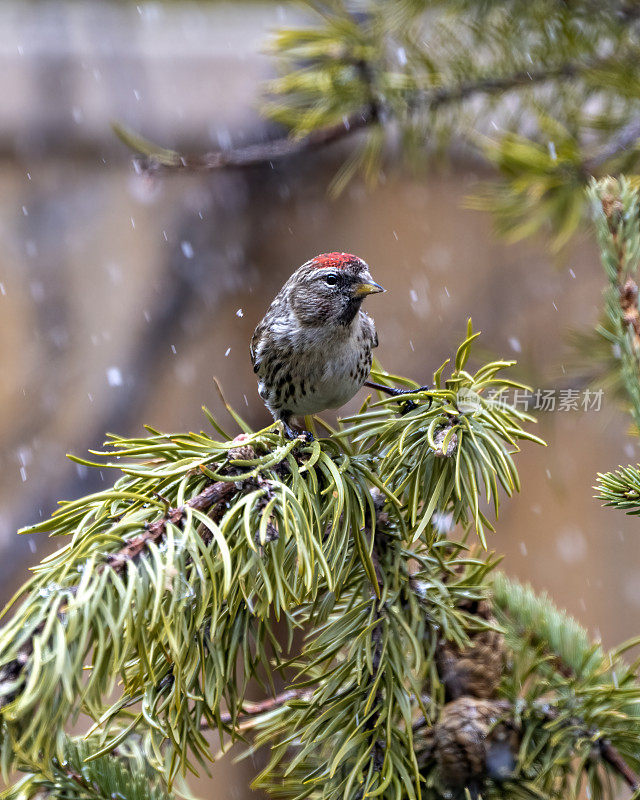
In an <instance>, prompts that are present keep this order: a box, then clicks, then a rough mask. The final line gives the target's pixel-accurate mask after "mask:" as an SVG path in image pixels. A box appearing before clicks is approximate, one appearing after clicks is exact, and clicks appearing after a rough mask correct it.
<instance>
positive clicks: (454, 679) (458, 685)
mask: <svg viewBox="0 0 640 800" xmlns="http://www.w3.org/2000/svg"><path fill="white" fill-rule="evenodd" d="M474 606H476V608H473V611H472V613H473V614H474V616H477V617H481V618H482V619H484V620H487V621H488V622H494V621H495V620H494V617H493V613H492V609H491V604H490V603H488V602H487V601H486V600H482V601H480V602H479V603H474ZM469 610H471V609H469ZM469 640H470V641H469V644H468V645H467V646H466V647H464V648H459V647H458V646H457V645H455V644H454V643H453V642H448V641H446V640H444V639H443V640H442V641H441V642H440V645H439V647H438V651H437V653H436V665H437V667H438V674H439V676H440V680H441V681H442V683H443V685H444V687H445V691H446V698H447V700H455V699H456V698H458V697H462V696H463V695H471V696H472V697H479V698H488V697H493V696H494V695H495V692H496V689H497V688H498V684H499V683H500V679H501V677H502V669H503V665H504V637H503V635H502V634H501V633H499V632H498V631H495V630H486V629H485V630H480V631H476V632H472V633H470V635H469Z"/></svg>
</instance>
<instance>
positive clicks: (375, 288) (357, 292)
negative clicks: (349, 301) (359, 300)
mask: <svg viewBox="0 0 640 800" xmlns="http://www.w3.org/2000/svg"><path fill="white" fill-rule="evenodd" d="M386 291H387V290H386V289H383V288H382V286H380V284H379V283H376V282H375V281H374V280H368V281H365V282H363V283H356V285H355V286H354V287H353V296H354V297H366V296H367V295H368V294H377V293H378V292H386Z"/></svg>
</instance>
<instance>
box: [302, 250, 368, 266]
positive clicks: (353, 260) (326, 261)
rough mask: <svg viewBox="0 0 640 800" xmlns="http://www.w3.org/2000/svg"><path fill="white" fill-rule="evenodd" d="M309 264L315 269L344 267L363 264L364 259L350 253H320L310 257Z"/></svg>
mask: <svg viewBox="0 0 640 800" xmlns="http://www.w3.org/2000/svg"><path fill="white" fill-rule="evenodd" d="M311 264H312V265H313V266H314V267H316V268H317V269H326V268H328V267H330V268H332V269H344V267H351V266H360V265H362V266H365V263H364V261H363V260H362V259H361V258H358V256H354V255H353V254H352V253H320V255H318V256H316V257H315V258H312V259H311Z"/></svg>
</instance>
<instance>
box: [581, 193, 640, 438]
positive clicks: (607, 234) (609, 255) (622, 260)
mask: <svg viewBox="0 0 640 800" xmlns="http://www.w3.org/2000/svg"><path fill="white" fill-rule="evenodd" d="M590 196H591V198H592V200H593V201H594V205H595V206H596V209H597V211H596V223H597V233H598V240H599V243H600V247H601V251H602V255H601V257H602V263H603V267H604V270H605V274H606V276H607V278H608V281H609V287H608V289H607V292H606V295H605V300H606V303H605V309H606V313H607V316H608V318H609V322H610V330H609V331H607V332H605V331H603V335H607V337H608V338H609V340H610V341H611V342H612V344H614V345H615V346H616V349H617V350H618V352H619V372H620V376H621V378H622V383H623V385H624V387H625V390H626V393H627V397H628V400H629V404H630V410H631V414H632V416H633V419H634V422H635V424H636V427H637V428H639V429H640V380H639V375H640V312H639V311H638V285H637V283H636V274H637V268H638V263H639V262H640V235H639V233H638V230H639V228H640V198H639V195H638V190H637V189H634V188H632V186H631V185H630V184H629V182H628V181H626V180H625V179H624V178H623V179H621V180H620V181H617V180H615V179H613V178H607V179H604V180H602V181H600V182H595V181H594V182H593V183H592V185H591V188H590Z"/></svg>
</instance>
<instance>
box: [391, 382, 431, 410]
mask: <svg viewBox="0 0 640 800" xmlns="http://www.w3.org/2000/svg"><path fill="white" fill-rule="evenodd" d="M430 389H431V386H418V388H417V389H394V390H393V392H392V394H393V396H394V397H402V395H404V394H414V393H415V392H428V391H430ZM432 402H433V401H432V399H431V398H430V397H427V408H431V403H432ZM417 407H418V404H417V403H416V402H415V401H414V400H407V401H406V411H413V409H414V408H417Z"/></svg>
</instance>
